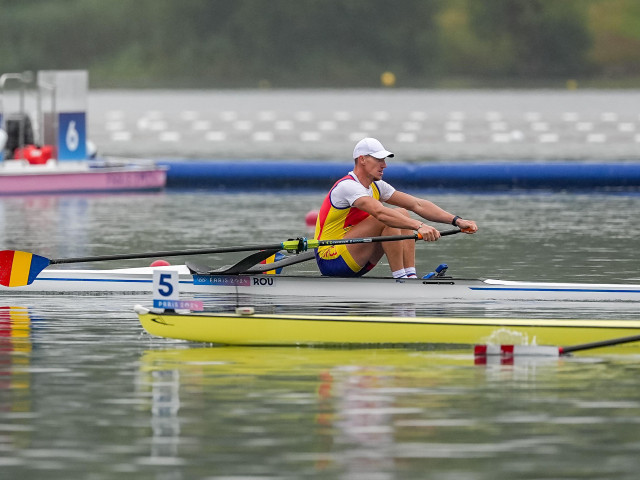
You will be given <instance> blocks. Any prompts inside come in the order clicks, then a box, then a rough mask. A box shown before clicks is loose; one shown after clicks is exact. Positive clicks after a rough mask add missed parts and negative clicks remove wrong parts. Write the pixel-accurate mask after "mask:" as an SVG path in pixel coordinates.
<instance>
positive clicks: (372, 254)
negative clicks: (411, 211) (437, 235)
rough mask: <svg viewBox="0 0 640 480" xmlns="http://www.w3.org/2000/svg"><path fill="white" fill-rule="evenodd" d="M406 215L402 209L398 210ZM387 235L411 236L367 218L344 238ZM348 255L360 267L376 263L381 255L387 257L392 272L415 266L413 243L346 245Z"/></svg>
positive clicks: (404, 241)
mask: <svg viewBox="0 0 640 480" xmlns="http://www.w3.org/2000/svg"><path fill="white" fill-rule="evenodd" d="M400 211H402V212H403V213H405V214H406V215H408V213H407V212H406V211H405V210H404V209H400ZM381 235H383V236H387V235H411V231H410V230H402V229H399V228H395V227H389V226H387V225H385V224H384V223H382V222H380V221H378V220H377V219H376V218H374V217H371V216H369V217H367V218H366V219H365V220H363V221H362V222H360V223H359V224H357V225H355V226H353V227H352V228H351V230H349V231H348V232H347V234H346V235H345V238H360V237H378V236H381ZM347 249H348V250H349V253H350V254H351V256H352V257H353V259H354V260H355V261H356V262H357V263H358V265H360V266H365V265H366V264H367V262H371V263H374V264H375V263H378V261H379V260H380V259H381V258H382V255H383V254H384V255H386V256H387V261H388V262H389V267H390V268H391V271H392V272H395V271H396V270H400V269H403V268H405V267H413V266H415V241H414V240H402V241H395V242H384V243H354V244H352V245H347Z"/></svg>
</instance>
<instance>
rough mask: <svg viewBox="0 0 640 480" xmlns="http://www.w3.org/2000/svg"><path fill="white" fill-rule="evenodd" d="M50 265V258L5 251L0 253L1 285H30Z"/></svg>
mask: <svg viewBox="0 0 640 480" xmlns="http://www.w3.org/2000/svg"><path fill="white" fill-rule="evenodd" d="M48 265H49V259H48V258H45V257H41V256H39V255H34V254H33V253H28V252H20V251H16V250H3V251H1V252H0V285H5V286H7V287H20V286H23V285H29V284H30V283H31V282H33V281H34V280H35V279H36V277H37V276H38V274H39V273H40V272H41V271H42V270H43V269H44V268H45V267H47V266H48Z"/></svg>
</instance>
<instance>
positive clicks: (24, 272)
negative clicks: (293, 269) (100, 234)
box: [0, 229, 460, 287]
mask: <svg viewBox="0 0 640 480" xmlns="http://www.w3.org/2000/svg"><path fill="white" fill-rule="evenodd" d="M459 232H460V229H455V230H448V231H445V232H441V233H440V235H441V236H446V235H453V234H455V233H459ZM420 238H421V236H420V235H419V234H417V233H416V234H413V235H389V236H382V237H368V238H343V239H340V240H313V239H311V240H308V239H306V238H298V239H296V240H287V241H284V242H281V243H272V244H267V245H247V246H235V247H219V248H201V249H193V250H164V251H158V252H143V253H124V254H116V255H97V256H93V257H75V258H46V257H42V256H40V255H36V254H33V253H29V252H21V251H18V250H2V251H0V285H4V286H6V287H22V286H24V285H29V284H31V283H32V282H33V281H34V280H35V279H36V277H37V276H38V275H39V274H40V272H42V270H44V269H45V268H46V267H48V266H49V265H58V264H63V263H85V262H102V261H107V260H131V259H138V258H157V257H176V256H189V255H207V254H216V253H233V252H249V251H252V250H287V251H288V252H296V253H300V252H304V251H306V250H308V249H314V248H318V247H321V246H325V245H346V244H352V243H370V242H393V241H397V240H409V239H414V240H418V239H420Z"/></svg>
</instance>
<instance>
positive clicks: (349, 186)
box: [331, 180, 369, 208]
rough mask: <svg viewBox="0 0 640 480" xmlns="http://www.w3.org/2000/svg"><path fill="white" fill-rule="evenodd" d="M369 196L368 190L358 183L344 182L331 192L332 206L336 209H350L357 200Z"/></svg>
mask: <svg viewBox="0 0 640 480" xmlns="http://www.w3.org/2000/svg"><path fill="white" fill-rule="evenodd" d="M367 196H369V194H368V193H367V189H366V188H364V187H363V186H362V185H360V184H359V183H358V182H356V181H353V180H344V181H342V182H340V183H339V184H338V185H336V187H335V188H334V189H333V190H332V191H331V205H333V206H334V207H335V208H349V207H351V206H353V202H355V201H356V200H357V199H359V198H360V197H367Z"/></svg>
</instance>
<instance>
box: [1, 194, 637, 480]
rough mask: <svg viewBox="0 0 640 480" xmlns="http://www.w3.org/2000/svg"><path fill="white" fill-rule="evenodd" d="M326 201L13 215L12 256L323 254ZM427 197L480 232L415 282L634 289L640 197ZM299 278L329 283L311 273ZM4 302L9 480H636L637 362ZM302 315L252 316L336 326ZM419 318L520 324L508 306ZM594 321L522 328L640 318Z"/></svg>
mask: <svg viewBox="0 0 640 480" xmlns="http://www.w3.org/2000/svg"><path fill="white" fill-rule="evenodd" d="M425 195H428V193H425ZM322 197H323V192H309V193H298V194H295V195H292V194H287V193H283V194H281V195H272V194H265V193H246V192H245V193H211V192H166V193H161V194H151V195H123V196H42V197H28V198H0V225H1V227H0V245H2V247H3V248H9V249H20V250H25V251H33V252H34V253H38V254H41V255H45V256H48V257H51V258H60V257H67V256H80V255H100V254H114V253H129V252H139V251H155V250H167V249H190V248H204V247H213V246H228V245H236V244H237V245H244V244H255V243H261V242H266V243H273V242H279V241H282V240H286V239H288V238H295V237H297V236H300V235H308V236H310V233H309V231H308V229H307V227H306V226H305V224H304V217H305V215H306V213H307V212H308V211H309V210H312V209H314V208H317V207H318V205H319V203H320V201H321V200H322ZM428 197H429V198H430V199H432V200H434V201H436V203H438V204H440V205H441V206H443V207H444V208H446V209H447V210H449V211H451V212H454V213H456V214H459V215H464V216H466V217H469V218H473V219H475V220H477V221H478V223H479V225H480V228H481V230H480V232H479V233H478V234H477V235H475V236H466V235H456V236H453V237H446V238H443V239H441V241H439V242H437V243H433V244H424V243H420V244H418V249H417V251H418V270H419V272H420V273H426V272H428V271H431V270H432V269H433V268H434V267H435V266H436V265H437V264H439V263H447V264H448V265H449V268H450V271H451V272H452V273H453V274H455V275H456V276H464V277H492V278H502V279H510V280H541V281H581V282H583V281H584V282H590V281H594V282H635V283H640V275H639V273H638V272H639V271H640V268H639V267H640V260H639V259H638V257H637V246H638V240H637V239H638V236H639V234H640V226H638V224H637V222H634V221H633V218H632V217H633V212H637V211H640V197H638V196H632V195H629V196H623V195H620V196H613V195H611V196H607V195H565V194H536V195H528V194H525V193H523V194H518V195H481V194H463V193H458V194H453V193H452V194H442V193H439V194H437V195H428ZM442 227H443V228H447V227H446V226H442ZM236 258H239V256H235V255H214V256H208V257H203V258H202V259H201V260H203V261H206V262H207V263H209V264H212V265H218V264H220V265H222V264H230V263H232V261H233V260H235V259H236ZM182 260H184V259H181V258H176V259H173V260H172V261H176V262H179V261H182ZM147 263H148V260H139V261H128V262H108V265H107V264H88V265H85V266H91V267H96V268H100V267H105V268H108V267H114V266H125V265H127V266H129V265H146V264H147ZM296 271H297V272H298V273H302V272H308V273H310V274H311V273H316V272H315V268H314V266H313V264H312V263H307V264H302V265H300V266H298V267H297V270H296ZM387 271H388V266H387V265H383V264H382V265H379V266H378V267H376V270H374V273H376V274H379V275H385V274H387ZM0 298H1V305H0V307H2V308H0V373H1V375H0V467H1V468H2V472H3V474H2V477H3V478H5V476H6V478H21V479H27V480H28V479H40V478H49V479H58V478H59V479H69V478H86V479H115V478H122V477H125V478H136V479H157V480H166V479H185V480H186V479H194V478H202V479H230V478H233V479H238V480H240V479H247V478H252V479H254V478H260V479H265V478H283V479H293V478H304V477H309V478H344V479H358V478H362V479H365V478H366V479H400V478H402V479H406V478H416V479H418V478H438V479H443V478H444V479H447V478H451V479H456V480H457V479H513V478H523V479H529V478H530V479H534V478H535V479H539V478H549V479H551V478H593V479H608V478H614V477H615V478H621V479H632V478H633V479H635V478H637V471H638V467H640V461H639V460H638V455H637V452H638V447H639V443H638V435H637V430H638V423H639V422H640V390H639V389H638V381H637V378H638V374H639V373H640V372H639V371H638V370H639V368H638V365H639V362H638V361H639V360H640V357H639V356H637V355H621V354H618V353H612V352H606V351H604V350H601V351H598V352H596V351H594V352H591V353H590V354H588V355H580V356H576V357H573V358H562V359H551V360H546V361H536V362H534V361H531V360H530V359H529V360H526V359H522V360H518V361H516V362H515V364H506V365H505V364H500V363H489V364H488V365H487V364H476V362H475V361H474V359H473V357H472V355H471V353H470V351H469V350H468V349H461V348H453V349H450V348H447V349H443V348H440V349H434V348H423V349H320V348H315V349H314V348H299V349H298V348H241V347H235V348H232V347H213V346H210V345H201V344H195V343H187V342H180V341H173V340H165V339H159V338H153V337H151V336H149V335H147V334H145V333H143V331H142V329H141V327H140V325H139V323H138V321H137V319H136V317H135V315H134V314H133V311H132V306H133V305H134V304H135V303H149V302H150V299H148V298H146V296H134V295H114V296H106V297H98V296H90V297H87V296H57V295H47V296H33V295H7V294H5V293H3V294H2V296H1V297H0ZM304 300H305V299H300V300H299V301H296V300H295V299H292V300H289V301H287V302H272V303H269V304H265V305H262V306H260V305H258V307H261V308H265V309H275V308H277V309H280V310H284V311H286V310H304V309H309V308H311V309H313V308H319V307H320V306H319V305H312V306H311V307H308V306H306V305H307V304H306V302H305V301H304ZM210 301H211V302H215V305H216V307H217V308H221V309H224V308H232V307H233V306H234V304H235V299H229V298H217V299H210ZM398 307H402V306H398V305H391V306H389V305H384V304H382V303H379V304H376V303H371V304H357V305H352V306H348V305H342V304H335V305H322V308H325V309H330V310H331V311H334V312H336V313H341V312H343V311H345V309H347V308H356V309H357V311H360V312H362V313H365V314H367V313H369V314H371V313H377V312H380V311H383V310H384V309H387V310H389V311H394V309H397V308H398ZM405 307H406V306H405ZM409 307H411V306H409ZM414 307H415V306H414ZM416 308H417V313H418V314H423V313H433V312H434V311H436V310H437V312H439V313H440V314H447V315H450V314H453V315H455V314H475V315H504V314H514V309H513V308H509V307H507V306H504V305H500V304H493V303H485V304H467V305H463V306H459V307H456V306H455V305H435V306H417V307H416ZM580 308H581V310H580V311H575V306H573V305H564V306H555V305H550V304H546V303H542V304H541V303H539V302H523V303H522V304H520V305H518V307H517V313H518V314H526V315H533V316H545V317H548V316H558V315H571V316H572V317H574V316H577V317H585V316H588V317H596V318H598V317H606V318H610V317H611V318H613V317H616V316H618V317H620V316H624V317H627V318H637V312H636V311H635V309H634V308H633V306H629V307H628V308H625V307H624V306H622V307H619V306H618V307H616V308H613V307H611V308H608V307H605V308H602V307H600V306H598V305H581V306H580Z"/></svg>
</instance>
